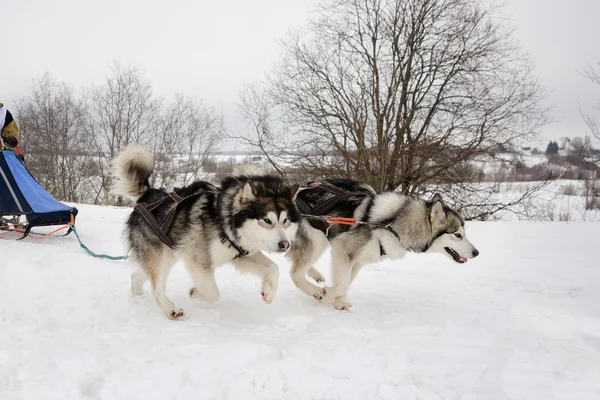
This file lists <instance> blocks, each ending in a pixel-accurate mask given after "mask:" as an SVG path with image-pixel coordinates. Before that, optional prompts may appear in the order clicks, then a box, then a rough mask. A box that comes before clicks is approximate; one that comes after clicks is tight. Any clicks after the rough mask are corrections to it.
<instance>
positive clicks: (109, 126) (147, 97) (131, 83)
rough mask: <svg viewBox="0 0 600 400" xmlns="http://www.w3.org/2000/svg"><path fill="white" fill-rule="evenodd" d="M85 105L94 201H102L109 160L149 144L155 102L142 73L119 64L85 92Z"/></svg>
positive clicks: (155, 114)
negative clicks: (95, 170) (92, 157)
mask: <svg viewBox="0 0 600 400" xmlns="http://www.w3.org/2000/svg"><path fill="white" fill-rule="evenodd" d="M85 103H86V121H87V123H86V130H87V137H88V139H89V147H90V148H91V149H93V150H94V151H95V153H96V156H97V162H98V172H99V174H100V180H99V181H98V183H97V185H96V201H95V202H99V201H100V202H102V201H107V199H109V198H110V195H109V193H108V190H109V185H110V181H109V176H108V168H107V166H108V162H109V160H110V159H111V158H113V157H114V156H115V154H117V153H118V152H119V151H120V150H122V149H123V148H124V147H125V146H127V145H128V144H130V143H138V144H142V145H149V144H150V143H151V142H152V139H153V137H154V133H155V131H154V129H156V126H157V124H156V120H157V113H158V103H157V101H156V100H154V99H153V98H152V87H151V85H150V83H149V82H148V81H147V80H146V79H145V78H144V75H143V73H142V72H141V71H140V70H139V69H137V68H135V67H130V66H127V67H126V66H123V65H121V64H119V63H114V64H113V66H112V75H111V76H109V77H108V78H107V79H106V82H105V83H104V85H102V86H97V87H96V86H94V87H92V88H90V89H89V90H87V92H86V96H85Z"/></svg>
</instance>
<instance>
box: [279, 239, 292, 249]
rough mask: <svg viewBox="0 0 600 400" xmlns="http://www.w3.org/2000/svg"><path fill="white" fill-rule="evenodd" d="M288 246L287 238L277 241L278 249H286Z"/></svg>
mask: <svg viewBox="0 0 600 400" xmlns="http://www.w3.org/2000/svg"><path fill="white" fill-rule="evenodd" d="M289 248H290V242H288V241H287V240H282V241H281V242H279V250H281V251H286V250H287V249H289Z"/></svg>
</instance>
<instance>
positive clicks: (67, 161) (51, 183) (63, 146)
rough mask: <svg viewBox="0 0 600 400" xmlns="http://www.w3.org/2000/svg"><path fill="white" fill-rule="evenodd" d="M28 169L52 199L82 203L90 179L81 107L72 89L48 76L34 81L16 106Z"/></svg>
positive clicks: (85, 199) (84, 199)
mask: <svg viewBox="0 0 600 400" xmlns="http://www.w3.org/2000/svg"><path fill="white" fill-rule="evenodd" d="M18 115H19V124H20V125H21V130H22V133H23V135H22V136H23V148H24V150H25V153H26V157H27V166H28V169H29V170H30V171H31V172H32V174H33V175H34V176H35V177H36V179H37V180H38V181H39V182H40V183H41V184H42V186H44V187H45V188H46V190H48V191H49V192H50V193H51V194H52V195H53V196H55V197H57V198H59V199H61V200H64V201H74V202H82V201H87V200H89V199H87V198H86V196H85V192H84V191H83V190H82V187H83V185H84V184H85V181H86V179H87V178H88V177H89V174H90V169H89V163H88V162H89V160H88V158H87V157H86V154H85V146H84V135H85V132H84V129H83V124H82V116H83V115H82V110H81V104H80V103H79V101H78V100H77V99H76V97H75V94H74V92H73V89H72V88H71V87H70V86H69V85H67V84H66V83H62V82H57V81H56V80H55V79H54V78H53V77H52V76H51V75H50V74H45V75H43V76H42V77H41V78H40V79H36V80H34V81H33V84H32V85H31V88H30V95H29V96H28V97H26V98H24V99H22V100H21V101H20V103H19V105H18Z"/></svg>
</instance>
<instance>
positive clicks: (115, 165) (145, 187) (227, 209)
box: [112, 146, 301, 319]
mask: <svg viewBox="0 0 600 400" xmlns="http://www.w3.org/2000/svg"><path fill="white" fill-rule="evenodd" d="M153 170H154V159H153V156H152V154H150V153H149V152H148V151H146V150H145V149H143V148H140V147H136V146H130V147H128V148H126V149H125V150H124V151H123V152H122V153H120V154H119V155H118V156H117V157H115V159H114V160H113V162H112V173H113V176H114V177H115V180H114V181H115V184H114V187H113V191H114V192H115V193H117V194H119V195H121V196H124V197H127V198H129V199H131V200H132V201H134V202H135V203H136V207H135V209H134V211H133V212H132V213H131V215H130V216H129V219H128V220H127V222H126V226H125V229H124V232H123V236H124V240H125V242H126V245H127V247H128V250H129V254H130V258H131V260H132V261H133V262H134V263H135V264H136V265H137V268H136V270H135V271H134V272H133V274H132V275H131V291H132V293H133V295H134V296H138V295H142V294H143V284H144V283H145V282H146V281H147V280H148V279H149V280H150V281H151V288H152V294H153V295H154V298H155V299H156V303H157V304H158V306H159V308H160V309H161V310H162V312H163V313H165V315H166V316H167V317H168V318H170V319H177V318H180V317H182V316H183V315H184V311H183V310H182V309H181V308H178V307H177V306H176V305H175V304H174V303H173V302H172V301H171V300H169V298H168V297H167V295H166V293H165V287H166V282H167V277H168V275H169V271H170V270H171V268H172V266H173V264H175V262H176V260H177V259H179V258H180V259H183V261H184V263H185V266H186V268H187V270H188V272H189V274H190V275H191V277H192V280H193V282H194V287H192V288H191V289H190V290H189V295H190V296H191V297H192V298H194V299H198V300H203V301H207V302H215V301H217V300H218V299H219V296H220V294H219V289H218V287H217V283H216V282H215V275H214V272H215V268H216V267H218V266H221V265H223V264H226V263H230V262H231V263H232V264H233V265H234V267H235V268H236V269H238V270H240V271H245V272H250V273H253V274H255V275H258V276H259V277H260V278H261V279H262V298H263V299H264V301H265V302H267V303H271V302H272V301H273V299H274V297H275V294H276V292H277V285H278V278H279V270H278V268H277V265H276V264H275V263H274V262H273V261H271V260H270V259H269V258H268V257H266V256H265V255H264V254H263V253H262V252H261V251H269V252H286V251H288V249H289V248H290V244H291V242H292V241H293V240H294V237H295V235H296V232H297V230H298V228H299V226H300V218H301V217H300V214H299V212H298V210H297V209H296V207H295V205H294V203H293V194H294V193H295V191H296V189H297V187H296V188H292V187H290V186H289V185H287V184H285V183H284V181H283V180H282V179H281V178H278V177H275V176H269V175H261V176H234V177H227V178H225V179H224V180H223V181H222V182H221V184H220V187H217V186H215V185H212V184H210V183H208V182H204V181H196V182H194V183H192V184H190V185H189V186H185V187H182V188H176V189H175V190H174V191H173V192H170V193H169V192H167V191H165V190H163V189H158V188H153V187H151V186H150V184H149V178H150V176H151V174H152V172H153Z"/></svg>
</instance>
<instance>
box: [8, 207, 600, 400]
mask: <svg viewBox="0 0 600 400" xmlns="http://www.w3.org/2000/svg"><path fill="white" fill-rule="evenodd" d="M79 208H80V215H79V218H78V229H79V232H80V234H81V236H82V238H83V240H84V242H85V243H86V244H87V245H88V246H89V247H90V248H91V249H92V250H94V251H98V252H108V253H111V254H121V253H122V252H123V248H122V245H121V244H120V240H119V236H120V230H121V226H122V222H123V220H124V219H125V217H126V216H127V214H128V212H129V210H128V209H117V208H107V207H105V208H101V207H94V206H80V207H79ZM467 232H468V236H469V238H470V240H471V241H472V242H473V243H475V244H476V245H477V247H478V248H479V250H480V251H481V255H480V256H479V257H478V258H477V259H475V260H471V261H469V263H467V264H465V265H457V264H454V263H452V262H451V261H450V260H449V259H447V258H446V257H444V256H441V255H440V256H435V255H411V256H409V257H408V258H407V259H406V260H404V261H400V262H385V263H380V264H377V265H372V266H369V267H366V268H364V269H363V270H362V272H361V273H360V275H359V276H358V278H357V280H356V282H355V284H354V285H353V286H352V288H351V292H350V296H349V299H350V300H351V302H352V303H353V304H354V308H353V309H352V311H350V312H339V311H336V310H334V309H333V308H331V307H329V306H327V305H324V304H319V303H318V302H317V301H316V300H313V299H311V298H308V297H307V296H305V295H303V294H301V293H300V292H299V291H298V290H296V289H295V288H294V287H293V284H292V283H291V280H290V279H289V277H288V268H289V267H288V265H287V264H286V263H285V261H284V260H283V259H281V258H279V257H278V258H277V262H278V263H279V264H280V266H281V278H280V288H279V293H278V296H277V298H276V299H275V301H274V303H273V304H271V305H267V304H265V303H264V302H263V301H262V300H261V297H260V284H259V282H258V280H257V279H255V278H254V277H252V276H242V275H239V274H238V273H236V272H235V271H234V270H233V268H231V267H229V266H226V267H223V268H222V269H220V270H219V271H218V273H217V282H218V284H219V286H220V289H221V294H222V296H221V299H220V300H219V301H218V302H217V303H216V304H212V305H207V304H203V303H200V302H197V301H195V300H192V299H189V298H188V297H187V290H188V288H189V287H190V285H191V280H190V279H189V278H188V276H187V274H186V272H185V270H184V268H183V266H182V265H179V264H178V265H177V266H176V267H175V268H174V269H173V273H172V274H171V279H170V280H169V283H168V287H167V291H168V293H169V296H170V297H171V299H172V300H173V301H174V302H175V303H176V304H177V305H178V306H180V307H182V308H184V310H185V312H186V317H185V318H184V319H183V320H181V321H169V320H167V319H166V318H165V317H164V316H163V315H162V314H161V313H160V312H159V310H158V307H157V306H156V304H155V303H154V300H153V298H152V296H151V295H149V293H148V292H149V288H148V287H146V291H147V293H148V294H147V295H146V296H145V297H144V298H140V299H133V298H132V297H131V295H130V292H129V275H130V272H131V266H130V265H128V263H127V262H114V261H102V260H97V259H93V258H91V257H90V256H88V255H87V254H86V253H85V252H84V251H83V250H82V249H80V248H79V247H78V245H77V242H76V238H75V237H74V236H72V235H71V236H68V237H65V238H49V239H45V240H42V241H39V242H37V241H33V240H25V241H21V242H15V241H8V240H6V241H5V240H0V399H2V400H22V399H23V400H25V399H32V400H33V399H35V400H40V399H60V400H67V399H106V400H115V399H127V400H134V399H161V400H163V399H202V400H208V399H232V400H240V399H322V400H325V399H357V400H365V399H390V400H398V399H407V400H408V399H410V400H413V399H414V400H417V399H420V400H439V399H444V400H445V399H452V400H454V399H455V400H474V399H485V400H500V399H524V400H525V399H527V400H550V399H577V400H587V399H589V400H598V399H600V262H599V260H598V251H597V246H598V244H599V243H600V242H599V240H600V224H598V223H565V222H552V223H527V222H487V223H471V224H468V226H467ZM319 267H320V269H321V271H323V272H325V273H326V275H327V274H328V268H327V267H328V265H327V261H326V259H323V260H321V264H320V265H319Z"/></svg>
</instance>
